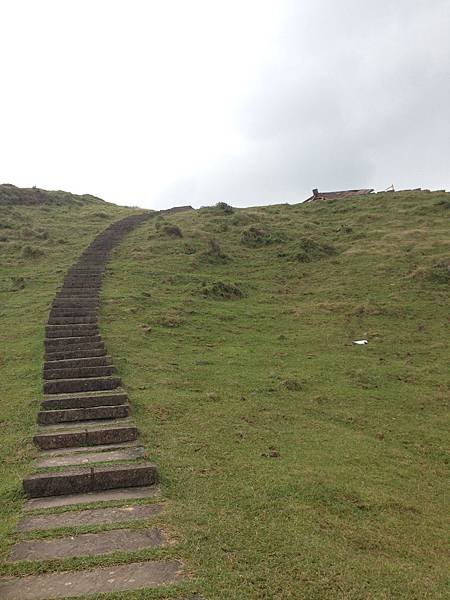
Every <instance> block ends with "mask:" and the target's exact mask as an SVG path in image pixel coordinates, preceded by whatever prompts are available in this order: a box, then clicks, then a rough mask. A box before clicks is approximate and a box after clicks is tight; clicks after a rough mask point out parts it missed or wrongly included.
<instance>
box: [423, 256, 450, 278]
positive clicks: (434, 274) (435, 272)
mask: <svg viewBox="0 0 450 600" xmlns="http://www.w3.org/2000/svg"><path fill="white" fill-rule="evenodd" d="M428 279H430V280H431V281H433V282H434V283H450V258H442V259H441V260H439V261H438V262H437V263H435V264H434V265H433V266H432V267H431V269H430V271H429V273H428Z"/></svg>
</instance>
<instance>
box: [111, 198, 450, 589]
mask: <svg viewBox="0 0 450 600" xmlns="http://www.w3.org/2000/svg"><path fill="white" fill-rule="evenodd" d="M447 198H448V195H443V194H437V193H436V194H417V193H416V194H407V193H401V194H384V195H383V194H378V195H376V196H374V197H372V198H370V199H367V198H366V199H355V200H351V201H345V202H342V201H341V202H332V203H323V204H319V203H318V204H311V205H308V206H302V205H297V206H287V205H283V206H273V207H267V208H260V209H248V210H245V211H235V212H234V213H225V212H224V211H223V210H221V209H220V207H219V208H218V209H203V210H201V211H198V212H195V213H184V214H176V215H173V216H171V217H167V218H165V222H166V223H167V225H171V226H175V225H176V226H178V227H179V228H180V230H181V232H182V235H183V237H178V238H174V237H172V236H168V235H165V234H164V228H163V227H162V226H161V220H160V222H159V224H158V225H157V227H155V222H152V221H149V222H148V223H146V224H145V225H144V226H142V227H140V228H139V229H138V230H136V232H135V233H134V234H132V235H131V236H130V237H128V238H127V240H126V241H125V242H124V243H123V245H121V246H120V247H119V249H118V250H117V251H116V255H115V259H114V261H113V263H112V265H111V273H110V276H109V277H108V279H107V281H106V287H105V292H104V296H103V297H104V303H103V307H102V328H103V333H104V335H105V337H106V342H107V345H108V348H109V349H110V351H111V354H112V355H113V356H114V358H115V361H116V364H117V366H118V368H119V371H120V374H121V376H122V377H123V380H124V382H125V384H126V386H127V388H128V391H129V394H130V398H131V401H132V404H133V406H134V409H135V416H136V419H137V421H138V424H139V426H140V429H141V431H142V432H143V439H144V441H145V444H146V449H147V452H148V453H149V454H150V456H151V458H152V459H153V460H155V461H156V462H157V464H158V465H159V468H160V472H161V478H162V483H163V490H164V494H165V495H166V496H167V497H168V498H169V501H170V502H169V505H168V509H167V513H166V517H165V520H166V521H167V522H168V523H169V524H170V525H171V526H172V527H173V529H174V530H175V531H177V532H179V534H180V535H181V537H182V539H184V540H185V541H184V543H183V544H182V545H181V546H180V548H179V554H180V556H182V557H184V558H185V559H186V560H187V564H188V565H189V569H190V570H191V571H192V573H193V574H194V576H195V578H196V579H195V586H196V589H198V591H200V592H201V593H202V594H203V595H204V597H205V598H208V599H224V600H225V599H227V600H228V599H236V600H238V599H239V600H244V599H262V598H267V599H269V598H270V599H272V598H274V599H275V598H276V599H280V600H281V599H283V600H285V599H289V598H292V599H294V598H295V599H303V598H305V599H324V598H330V599H336V598H346V599H349V598H352V599H357V598H358V599H362V598H364V599H368V598H373V599H381V598H386V599H387V598H408V599H411V598H417V599H419V598H420V599H423V598H433V599H435V598H444V597H446V595H447V592H448V589H447V587H446V555H447V552H448V547H447V545H446V536H445V531H446V528H445V524H446V518H447V514H448V505H446V502H445V494H446V492H447V493H448V485H447V479H446V476H447V475H448V473H447V471H446V466H447V465H446V446H447V442H448V436H447V433H446V432H447V431H448V420H447V414H448V413H447V412H446V411H447V408H448V407H447V401H448V398H449V388H448V383H449V382H448V362H449V358H450V354H449V342H448V336H446V335H445V334H444V331H445V324H446V321H447V318H448V308H449V303H448V297H449V286H448V284H447V283H446V281H445V278H443V279H442V278H437V279H436V278H435V276H434V273H435V269H436V267H435V265H436V264H438V263H439V261H441V260H442V259H446V262H445V264H448V262H449V261H448V259H449V257H450V246H449V235H448V234H449V227H448V208H447V207H448V200H447ZM250 228H254V229H257V230H259V231H262V232H263V233H262V235H261V236H259V237H260V238H261V239H262V242H261V243H259V242H258V241H257V242H256V243H254V241H252V243H249V240H254V239H255V237H256V238H258V235H256V234H255V232H254V231H251V232H250V234H249V233H248V231H249V229H250ZM211 240H214V241H213V243H211ZM224 256H225V257H226V260H225V259H221V258H220V257H224ZM218 257H219V258H218ZM217 284H219V293H218V294H214V293H205V289H206V290H214V289H215V287H214V286H217ZM224 286H225V289H228V288H230V289H235V288H237V289H239V290H240V291H241V292H242V296H241V295H239V294H233V293H231V294H230V295H228V296H226V299H221V293H220V290H222V289H224ZM361 338H367V339H368V340H369V344H368V345H367V346H355V345H354V344H352V341H353V340H356V339H361ZM123 597H124V598H125V597H128V596H127V595H124V596H123ZM129 597H130V598H131V597H135V596H129ZM136 597H140V596H136ZM142 597H144V596H142Z"/></svg>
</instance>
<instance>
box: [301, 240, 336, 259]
mask: <svg viewBox="0 0 450 600" xmlns="http://www.w3.org/2000/svg"><path fill="white" fill-rule="evenodd" d="M334 254H336V249H335V248H334V246H332V245H331V244H327V243H325V242H320V241H317V240H314V239H312V238H308V237H305V238H302V239H301V240H299V241H298V242H297V243H296V245H295V248H294V250H293V252H292V253H291V255H290V258H291V260H294V261H297V262H313V261H315V260H320V259H321V258H325V257H327V256H333V255H334Z"/></svg>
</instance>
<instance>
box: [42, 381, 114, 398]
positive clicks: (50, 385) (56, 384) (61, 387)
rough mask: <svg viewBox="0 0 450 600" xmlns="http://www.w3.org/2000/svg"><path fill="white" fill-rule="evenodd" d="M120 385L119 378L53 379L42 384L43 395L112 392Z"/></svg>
mask: <svg viewBox="0 0 450 600" xmlns="http://www.w3.org/2000/svg"><path fill="white" fill-rule="evenodd" d="M121 385H122V382H121V380H120V378H119V377H86V378H84V379H55V380H53V381H45V382H44V393H45V394H67V393H70V392H90V391H92V390H102V391H103V390H105V391H106V390H114V389H116V388H118V387H120V386H121Z"/></svg>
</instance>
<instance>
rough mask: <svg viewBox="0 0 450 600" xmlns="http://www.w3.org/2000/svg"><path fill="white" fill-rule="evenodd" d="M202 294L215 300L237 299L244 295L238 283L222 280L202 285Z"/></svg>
mask: <svg viewBox="0 0 450 600" xmlns="http://www.w3.org/2000/svg"><path fill="white" fill-rule="evenodd" d="M202 294H203V296H205V297H206V298H214V299H215V300H237V299H238V298H243V297H244V296H245V294H244V292H243V291H242V290H241V288H240V287H239V285H238V284H236V283H226V282H224V281H217V282H215V283H212V284H211V285H204V286H203V288H202Z"/></svg>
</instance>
